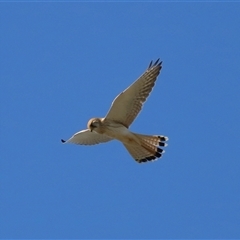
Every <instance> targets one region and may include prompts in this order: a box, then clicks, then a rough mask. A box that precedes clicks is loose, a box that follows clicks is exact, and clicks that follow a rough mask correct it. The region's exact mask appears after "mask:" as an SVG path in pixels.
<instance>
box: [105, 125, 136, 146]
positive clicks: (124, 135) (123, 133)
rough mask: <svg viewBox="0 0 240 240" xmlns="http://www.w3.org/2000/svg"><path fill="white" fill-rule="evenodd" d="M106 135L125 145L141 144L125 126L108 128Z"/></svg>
mask: <svg viewBox="0 0 240 240" xmlns="http://www.w3.org/2000/svg"><path fill="white" fill-rule="evenodd" d="M104 134H105V135H107V136H109V137H112V138H115V139H117V140H119V141H121V142H123V143H125V144H140V141H139V139H138V138H137V137H136V136H135V135H134V134H133V133H131V132H130V131H129V130H128V129H127V128H126V127H124V126H122V127H111V128H108V129H107V131H106V132H105V133H104Z"/></svg>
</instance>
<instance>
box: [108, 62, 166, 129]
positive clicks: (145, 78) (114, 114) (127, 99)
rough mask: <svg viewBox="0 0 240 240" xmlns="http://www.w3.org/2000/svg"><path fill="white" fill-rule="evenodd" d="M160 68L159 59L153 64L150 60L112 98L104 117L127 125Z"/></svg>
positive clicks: (138, 109) (137, 111) (132, 118)
mask: <svg viewBox="0 0 240 240" xmlns="http://www.w3.org/2000/svg"><path fill="white" fill-rule="evenodd" d="M161 68H162V62H159V59H158V60H157V61H156V62H155V63H154V64H152V62H150V64H149V67H148V69H147V70H146V71H145V72H144V73H143V74H142V75H141V76H140V77H139V78H138V79H137V80H136V81H135V82H134V83H133V84H132V85H131V86H129V87H128V88H127V89H125V90H124V91H123V92H122V93H120V94H119V95H118V96H117V97H116V98H115V99H114V101H113V103H112V105H111V108H110V110H109V112H108V113H107V115H106V118H107V119H111V120H114V121H116V122H119V123H122V124H123V125H124V126H125V127H129V126H130V124H131V123H132V122H133V121H134V119H135V118H136V117H137V115H138V113H139V112H140V111H141V109H142V106H143V103H144V102H145V101H146V99H147V97H148V96H149V94H150V92H151V91H152V88H153V86H154V85H155V81H156V79H157V77H158V75H159V73H160V70H161Z"/></svg>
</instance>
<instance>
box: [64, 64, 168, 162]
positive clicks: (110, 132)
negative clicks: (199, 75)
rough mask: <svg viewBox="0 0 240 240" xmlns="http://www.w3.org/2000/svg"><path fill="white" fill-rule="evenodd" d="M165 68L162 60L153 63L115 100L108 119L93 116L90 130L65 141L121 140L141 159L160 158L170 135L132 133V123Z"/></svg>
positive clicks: (135, 156) (88, 126)
mask: <svg viewBox="0 0 240 240" xmlns="http://www.w3.org/2000/svg"><path fill="white" fill-rule="evenodd" d="M161 69H162V62H159V59H158V60H157V61H156V62H155V63H153V62H152V61H151V62H150V64H149V66H148V68H147V70H146V71H145V72H144V73H143V74H142V75H141V76H140V77H139V78H138V79H137V80H136V81H135V82H134V83H133V84H132V85H130V86H129V87H128V88H127V89H125V90H124V91H123V92H121V93H120V94H119V95H118V96H117V97H116V98H115V99H114V101H113V102H112V105H111V107H110V110H109V111H108V113H107V115H106V116H105V117H104V118H92V119H90V120H89V121H88V124H87V129H86V130H82V131H80V132H77V133H75V134H74V135H73V136H72V137H71V138H69V139H68V140H67V141H65V140H63V139H62V140H61V141H62V142H63V143H75V144H80V145H94V144H98V143H104V142H109V141H111V140H113V139H116V140H119V141H120V142H122V143H123V145H124V146H125V147H126V149H127V150H128V152H129V153H130V155H131V156H132V157H133V158H134V159H135V160H136V161H137V162H138V163H142V162H147V161H152V160H156V159H157V158H160V157H161V156H162V154H163V152H164V150H163V149H162V147H165V146H167V143H166V141H167V140H168V137H166V136H163V135H143V134H138V133H134V132H131V131H130V130H129V126H130V125H131V123H132V122H133V121H134V119H135V118H136V117H137V115H138V113H139V112H140V111H141V109H142V106H143V103H144V102H145V101H146V99H147V97H148V96H149V94H150V92H151V91H152V88H153V86H154V85H155V82H156V80H157V77H158V75H159V73H160V70H161Z"/></svg>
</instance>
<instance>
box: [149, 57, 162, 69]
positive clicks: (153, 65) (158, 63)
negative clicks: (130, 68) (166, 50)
mask: <svg viewBox="0 0 240 240" xmlns="http://www.w3.org/2000/svg"><path fill="white" fill-rule="evenodd" d="M159 61H160V58H158V59H157V61H156V62H155V63H153V61H151V62H150V64H149V66H148V69H150V68H152V67H155V66H158V67H161V66H162V61H161V62H159Z"/></svg>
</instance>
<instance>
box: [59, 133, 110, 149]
mask: <svg viewBox="0 0 240 240" xmlns="http://www.w3.org/2000/svg"><path fill="white" fill-rule="evenodd" d="M110 140H112V138H110V137H108V136H105V135H102V134H98V133H96V132H91V131H90V130H89V129H86V130H82V131H80V132H77V133H75V134H74V135H73V136H72V137H71V138H69V139H68V140H67V141H65V140H63V139H61V141H62V142H63V143H75V144H80V145H94V144H98V143H104V142H108V141H110Z"/></svg>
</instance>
